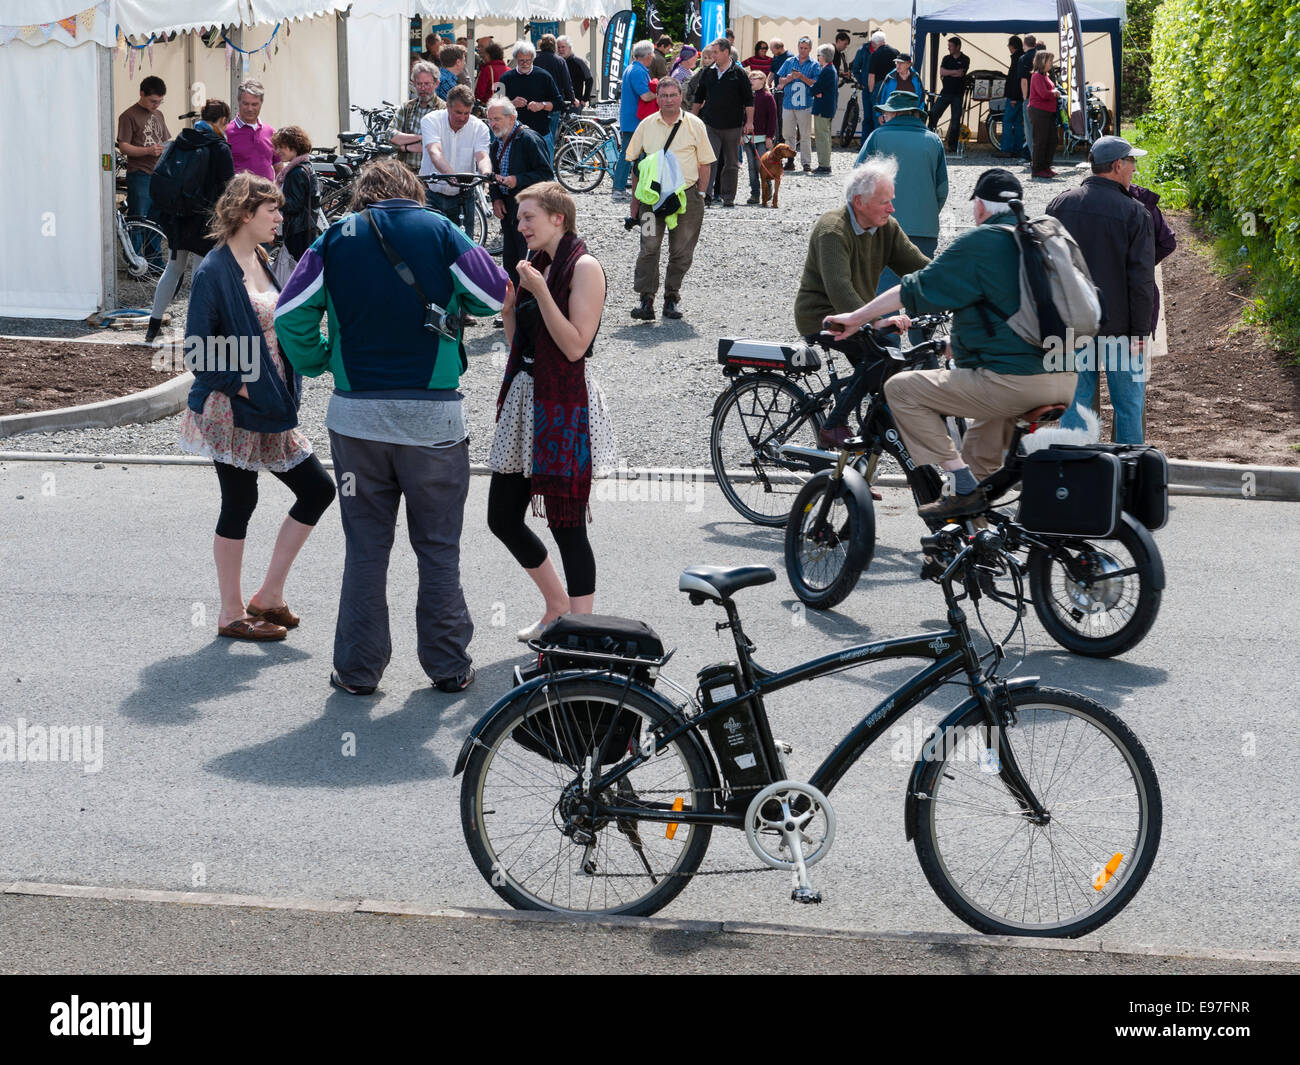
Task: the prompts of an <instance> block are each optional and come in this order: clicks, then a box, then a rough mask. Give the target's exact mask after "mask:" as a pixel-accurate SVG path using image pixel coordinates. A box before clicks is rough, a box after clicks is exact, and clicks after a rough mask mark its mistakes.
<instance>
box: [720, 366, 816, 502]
mask: <svg viewBox="0 0 1300 1065" xmlns="http://www.w3.org/2000/svg"><path fill="white" fill-rule="evenodd" d="M809 398H810V397H809V395H808V393H807V392H805V391H804V390H803V389H801V388H800V387H799V386H798V385H796V384H794V383H793V382H791V381H789V380H788V379H786V378H784V377H779V376H777V375H776V374H766V373H763V374H748V375H746V376H745V377H743V378H742V379H741V380H740V381H739V382H737V383H736V385H735V386H734V387H733V388H732V390H731V391H730V392H729V393H728V394H727V396H726V398H725V399H724V400H723V401H722V404H721V406H719V407H718V411H717V413H716V414H715V415H714V416H713V426H712V429H711V430H710V432H709V459H710V461H711V462H712V464H713V472H714V474H715V475H716V476H717V478H718V487H719V488H721V489H722V494H723V495H724V496H725V497H726V499H727V502H728V503H730V504H731V505H732V506H733V507H734V508H735V509H736V511H737V512H738V513H739V514H740V515H741V516H742V517H744V518H745V519H746V520H748V521H752V522H754V523H755V524H756V525H771V526H775V527H778V528H779V527H781V526H783V525H784V524H785V523H786V519H787V518H788V517H789V516H790V507H791V505H792V504H793V503H794V499H795V496H797V495H798V494H799V491H800V489H802V488H803V486H804V484H805V483H806V482H807V481H808V479H809V478H810V477H811V476H812V474H813V472H814V464H813V462H812V461H810V460H808V459H803V458H799V457H798V456H794V455H782V454H779V449H780V448H781V447H782V446H783V445H786V444H790V445H798V446H800V447H806V448H820V447H821V445H820V444H819V443H818V441H817V432H818V430H820V429H821V426H822V411H821V408H820V407H814V408H813V409H812V410H811V411H806V412H805V409H806V407H807V406H808V400H809Z"/></svg>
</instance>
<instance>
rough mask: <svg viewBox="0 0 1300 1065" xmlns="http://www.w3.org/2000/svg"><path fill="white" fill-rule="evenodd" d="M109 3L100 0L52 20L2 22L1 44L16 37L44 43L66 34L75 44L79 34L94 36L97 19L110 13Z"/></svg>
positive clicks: (0, 31) (29, 41)
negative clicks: (18, 24) (17, 23)
mask: <svg viewBox="0 0 1300 1065" xmlns="http://www.w3.org/2000/svg"><path fill="white" fill-rule="evenodd" d="M108 3H109V0H99V2H98V3H95V4H93V5H91V6H90V7H87V8H84V9H83V10H81V11H78V12H76V13H75V14H72V15H67V16H65V17H63V18H58V19H54V20H53V21H51V22H38V23H32V24H30V25H26V26H14V25H11V24H4V23H0V45H6V44H8V43H9V42H10V41H12V40H13V39H14V38H15V37H21V38H22V39H23V40H24V41H26V42H27V43H28V44H42V43H44V42H46V41H50V40H63V39H64V38H65V35H66V39H67V41H68V42H69V43H73V44H75V43H76V41H77V37H78V36H81V37H83V38H84V37H90V36H93V34H94V31H95V22H96V19H97V18H98V17H99V16H100V15H105V16H106V15H107V14H108ZM3 14H4V12H3V11H0V16H2V15H3Z"/></svg>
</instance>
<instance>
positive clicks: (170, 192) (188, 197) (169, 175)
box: [149, 138, 209, 217]
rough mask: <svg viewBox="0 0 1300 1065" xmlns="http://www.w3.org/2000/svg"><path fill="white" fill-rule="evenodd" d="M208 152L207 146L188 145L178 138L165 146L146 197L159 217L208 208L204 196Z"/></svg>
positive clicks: (174, 215) (196, 211) (176, 215)
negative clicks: (160, 215)
mask: <svg viewBox="0 0 1300 1065" xmlns="http://www.w3.org/2000/svg"><path fill="white" fill-rule="evenodd" d="M208 153H209V146H208V145H206V144H200V145H190V144H186V143H183V142H182V141H181V140H180V139H179V138H178V139H176V140H174V141H172V142H171V144H169V145H167V150H166V151H164V152H163V153H162V158H160V159H159V160H158V165H157V166H155V167H154V171H153V177H152V178H150V179H149V198H150V199H151V200H152V201H153V205H154V206H155V207H156V208H157V209H158V212H159V213H160V214H165V215H172V216H173V217H181V216H184V215H190V214H197V213H199V212H200V211H202V210H204V209H206V208H207V207H208V206H209V204H208V203H207V200H206V198H205V196H204V186H205V185H206V184H207V180H208Z"/></svg>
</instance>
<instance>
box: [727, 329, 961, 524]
mask: <svg viewBox="0 0 1300 1065" xmlns="http://www.w3.org/2000/svg"><path fill="white" fill-rule="evenodd" d="M912 322H913V328H916V329H919V330H920V331H921V333H922V335H923V336H925V337H926V338H927V339H926V343H925V344H922V345H918V346H917V347H915V348H912V349H909V350H908V353H907V354H906V356H905V357H906V358H907V360H908V361H907V364H906V365H907V366H909V367H910V368H913V369H932V368H935V367H937V366H938V363H937V362H935V361H933V360H934V359H935V357H936V352H937V351H938V345H937V343H935V340H936V339H937V338H940V337H942V336H944V335H946V332H947V329H948V326H949V322H950V317H949V316H948V315H946V314H943V315H922V316H918V317H917V318H914V319H913V320H912ZM860 349H861V344H860V342H858V341H855V340H850V341H849V342H846V343H839V342H837V341H834V340H832V339H830V338H829V337H828V336H824V335H823V336H820V337H813V338H809V339H808V340H807V341H806V342H805V343H801V344H779V343H772V342H769V341H755V340H735V339H730V338H725V339H722V340H719V341H718V362H719V363H721V364H722V372H723V374H724V375H725V376H726V377H728V378H730V380H731V383H730V384H729V385H728V386H727V387H726V388H725V389H724V390H723V391H722V392H721V393H719V394H718V397H717V399H716V400H714V403H713V411H712V413H711V415H710V417H711V418H712V419H713V424H712V426H711V428H710V430H709V460H710V462H711V464H712V466H713V472H714V475H715V476H716V477H717V479H718V486H719V487H720V488H721V489H722V494H723V496H724V497H725V498H726V500H727V502H728V503H730V504H731V506H732V507H733V508H735V510H736V511H737V512H738V513H739V514H740V515H741V516H742V517H744V518H745V519H746V520H748V521H752V522H754V523H755V524H757V525H772V526H778V527H779V526H782V525H784V524H785V523H786V519H787V517H788V516H789V514H790V507H791V506H792V505H793V503H794V499H795V496H796V495H798V494H799V491H800V489H802V488H803V486H804V484H805V483H806V482H807V480H808V479H809V477H811V476H812V475H813V474H814V473H816V472H817V471H818V470H823V469H827V468H829V467H830V466H832V465H833V464H834V463H835V458H836V455H835V452H834V451H825V450H823V449H822V447H821V445H820V443H819V442H818V439H817V434H818V432H819V431H820V429H821V427H822V425H823V423H824V421H825V418H826V416H827V415H828V414H829V412H830V411H831V410H832V409H833V407H834V406H835V402H836V400H837V399H838V398H839V394H840V392H842V391H843V390H844V389H846V388H848V387H849V381H850V376H849V375H844V376H841V375H840V373H839V370H838V366H837V364H836V355H837V354H843V355H846V356H847V357H849V358H850V360H852V359H854V358H857V357H859V353H860ZM823 369H824V370H825V376H823V374H822V371H823ZM866 410H867V407H866V405H865V400H864V402H863V404H860V405H859V408H858V412H857V414H858V423H859V424H860V423H861V420H862V417H863V416H864V415H865V413H866ZM963 431H964V430H963ZM927 469H928V467H927ZM874 472H875V471H874V468H873V469H872V470H871V471H870V474H869V475H868V480H870V477H871V476H873V475H874ZM923 476H925V475H923ZM941 487H942V482H941V481H940V479H939V477H938V475H937V474H934V476H933V485H932V486H931V489H930V490H929V491H928V492H927V493H926V494H924V496H918V500H917V502H918V505H919V504H920V503H931V502H933V501H934V500H935V499H938V498H939V491H940V488H941Z"/></svg>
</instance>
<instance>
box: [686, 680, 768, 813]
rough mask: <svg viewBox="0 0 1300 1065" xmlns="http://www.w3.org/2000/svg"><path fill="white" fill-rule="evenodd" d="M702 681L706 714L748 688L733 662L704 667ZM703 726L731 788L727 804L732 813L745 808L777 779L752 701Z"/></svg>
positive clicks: (701, 696)
mask: <svg viewBox="0 0 1300 1065" xmlns="http://www.w3.org/2000/svg"><path fill="white" fill-rule="evenodd" d="M699 681H700V689H699V701H700V706H701V707H702V708H703V709H704V711H705V713H707V712H708V711H710V710H712V709H713V708H714V707H715V706H717V705H718V704H719V703H725V702H726V701H727V700H728V699H734V698H735V697H736V696H737V695H739V694H740V693H741V692H742V691H744V690H745V688H744V682H743V681H742V680H741V677H740V670H739V669H738V668H737V667H736V664H735V663H734V662H733V663H729V664H727V665H716V666H709V667H708V668H707V669H704V670H701V672H700V674H699ZM704 727H705V731H706V732H708V734H709V742H710V743H712V744H713V752H714V754H716V755H717V758H718V765H719V766H720V767H721V769H722V775H723V777H724V778H725V780H726V781H727V786H728V787H729V788H730V789H731V793H732V794H731V796H730V798H728V800H727V803H726V806H727V808H728V809H729V810H732V811H733V812H735V811H736V810H744V809H746V808H747V807H748V806H749V801H750V800H751V799H752V798H753V797H754V795H755V794H756V793H757V792H758V791H759V790H761V789H762V788H764V787H766V786H767V785H768V784H771V783H772V781H773V780H775V779H776V778H775V777H774V776H773V775H772V773H773V767H772V765H771V763H770V762H769V760H768V757H767V755H766V754H765V753H764V750H763V742H762V738H761V737H760V736H759V732H758V724H757V722H756V721H755V720H754V707H753V704H752V703H751V702H750V701H748V700H747V701H745V702H743V703H739V704H737V705H736V706H733V707H732V708H731V709H730V710H728V711H726V712H724V713H721V714H718V715H716V716H714V717H713V718H712V719H711V720H710V721H708V722H707V723H706V724H705V726H704Z"/></svg>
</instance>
